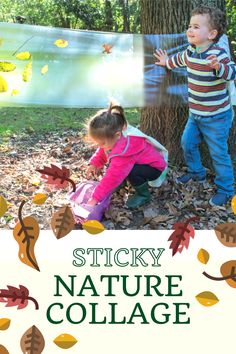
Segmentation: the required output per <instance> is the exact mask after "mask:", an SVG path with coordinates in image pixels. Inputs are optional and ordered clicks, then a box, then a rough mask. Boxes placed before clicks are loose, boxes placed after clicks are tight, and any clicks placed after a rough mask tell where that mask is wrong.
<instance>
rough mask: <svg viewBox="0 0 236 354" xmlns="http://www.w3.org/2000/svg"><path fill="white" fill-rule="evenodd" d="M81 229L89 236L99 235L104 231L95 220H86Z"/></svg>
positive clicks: (101, 225)
mask: <svg viewBox="0 0 236 354" xmlns="http://www.w3.org/2000/svg"><path fill="white" fill-rule="evenodd" d="M82 227H83V229H84V230H86V231H87V232H88V233H89V234H92V235H96V234H100V233H101V232H103V231H104V230H105V227H104V226H103V224H101V223H100V222H99V221H97V220H87V221H85V222H83V224H82Z"/></svg>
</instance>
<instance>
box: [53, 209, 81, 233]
mask: <svg viewBox="0 0 236 354" xmlns="http://www.w3.org/2000/svg"><path fill="white" fill-rule="evenodd" d="M74 226H75V220H74V216H73V214H72V211H71V208H70V207H69V206H68V205H64V206H63V207H61V208H60V209H59V210H58V211H57V212H56V213H54V214H53V216H52V221H51V227H52V231H53V233H54V235H55V236H56V238H57V239H60V238H62V237H64V236H66V235H68V233H69V232H71V231H72V230H73V229H74Z"/></svg>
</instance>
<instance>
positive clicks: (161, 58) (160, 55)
mask: <svg viewBox="0 0 236 354" xmlns="http://www.w3.org/2000/svg"><path fill="white" fill-rule="evenodd" d="M153 55H154V57H155V58H156V59H157V60H158V61H156V62H155V64H156V65H160V66H166V60H167V59H168V55H167V52H166V50H162V49H156V53H154V54H153Z"/></svg>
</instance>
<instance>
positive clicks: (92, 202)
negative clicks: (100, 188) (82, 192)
mask: <svg viewBox="0 0 236 354" xmlns="http://www.w3.org/2000/svg"><path fill="white" fill-rule="evenodd" d="M97 203H98V202H97V201H96V199H93V198H90V199H89V200H88V201H87V203H86V204H87V205H90V206H94V205H96V204H97Z"/></svg>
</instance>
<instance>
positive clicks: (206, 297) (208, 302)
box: [196, 291, 219, 306]
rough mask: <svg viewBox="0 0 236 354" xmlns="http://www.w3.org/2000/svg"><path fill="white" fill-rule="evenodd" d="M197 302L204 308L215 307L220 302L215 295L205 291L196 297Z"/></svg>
mask: <svg viewBox="0 0 236 354" xmlns="http://www.w3.org/2000/svg"><path fill="white" fill-rule="evenodd" d="M196 299H197V301H198V302H199V303H200V304H201V305H203V306H213V305H215V304H217V302H219V299H218V298H217V297H216V295H215V294H213V293H211V292H210V291H204V292H202V293H200V294H198V295H197V296H196Z"/></svg>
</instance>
